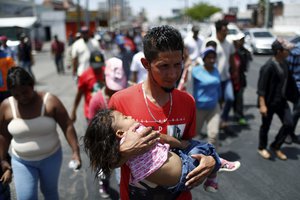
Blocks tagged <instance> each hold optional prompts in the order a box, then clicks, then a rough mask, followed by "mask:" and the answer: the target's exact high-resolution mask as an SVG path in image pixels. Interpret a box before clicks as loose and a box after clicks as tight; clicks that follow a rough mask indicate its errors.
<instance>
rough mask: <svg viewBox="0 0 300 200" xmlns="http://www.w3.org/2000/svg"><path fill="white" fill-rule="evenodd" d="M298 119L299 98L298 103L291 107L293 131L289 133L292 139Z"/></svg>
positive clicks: (299, 109) (299, 110) (299, 112)
mask: <svg viewBox="0 0 300 200" xmlns="http://www.w3.org/2000/svg"><path fill="white" fill-rule="evenodd" d="M299 117H300V98H299V99H298V102H297V103H295V104H294V107H293V131H292V132H291V133H290V135H291V136H292V137H296V135H295V130H296V127H297V123H298V120H299Z"/></svg>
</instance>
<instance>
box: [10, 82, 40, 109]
mask: <svg viewBox="0 0 300 200" xmlns="http://www.w3.org/2000/svg"><path fill="white" fill-rule="evenodd" d="M10 92H11V95H12V96H13V97H14V98H15V99H16V100H17V101H18V103H19V104H23V105H26V104H28V103H30V102H31V100H32V99H33V97H34V95H35V92H34V90H33V87H32V86H28V85H24V86H16V87H14V88H13V89H11V90H10Z"/></svg>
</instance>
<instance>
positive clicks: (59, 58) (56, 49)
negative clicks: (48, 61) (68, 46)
mask: <svg viewBox="0 0 300 200" xmlns="http://www.w3.org/2000/svg"><path fill="white" fill-rule="evenodd" d="M64 52H65V44H64V43H63V42H61V41H60V40H59V39H58V36H57V35H55V36H54V41H53V42H52V43H51V53H52V55H53V57H54V61H55V65H56V70H57V73H58V74H64V73H65V69H64Z"/></svg>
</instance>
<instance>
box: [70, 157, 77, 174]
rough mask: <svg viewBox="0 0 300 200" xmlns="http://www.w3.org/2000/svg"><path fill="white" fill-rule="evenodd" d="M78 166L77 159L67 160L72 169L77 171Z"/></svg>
mask: <svg viewBox="0 0 300 200" xmlns="http://www.w3.org/2000/svg"><path fill="white" fill-rule="evenodd" d="M78 167H79V162H78V161H77V160H71V161H70V162H69V168H70V169H73V171H74V172H77V171H79V169H78Z"/></svg>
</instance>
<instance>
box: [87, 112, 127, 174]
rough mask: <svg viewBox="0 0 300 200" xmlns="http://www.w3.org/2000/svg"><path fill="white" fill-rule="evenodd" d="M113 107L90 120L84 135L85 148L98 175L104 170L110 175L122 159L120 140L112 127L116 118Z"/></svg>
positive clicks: (98, 113)
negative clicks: (113, 114)
mask: <svg viewBox="0 0 300 200" xmlns="http://www.w3.org/2000/svg"><path fill="white" fill-rule="evenodd" d="M112 112H113V110H112V109H103V110H100V111H98V112H97V114H96V115H95V117H94V118H93V119H92V120H91V121H90V124H89V125H88V128H87V130H86V132H85V135H84V137H83V143H84V149H85V152H86V153H87V155H88V157H89V159H90V166H91V168H92V170H94V171H96V175H95V177H96V176H97V174H98V173H99V172H100V171H101V170H102V171H103V173H104V174H106V175H109V174H110V173H111V170H112V169H114V168H115V167H116V165H117V164H118V162H119V161H120V158H121V156H120V152H119V146H120V142H119V140H118V139H117V137H116V134H115V132H116V130H114V129H113V128H112V122H113V120H114V118H113V116H112Z"/></svg>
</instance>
